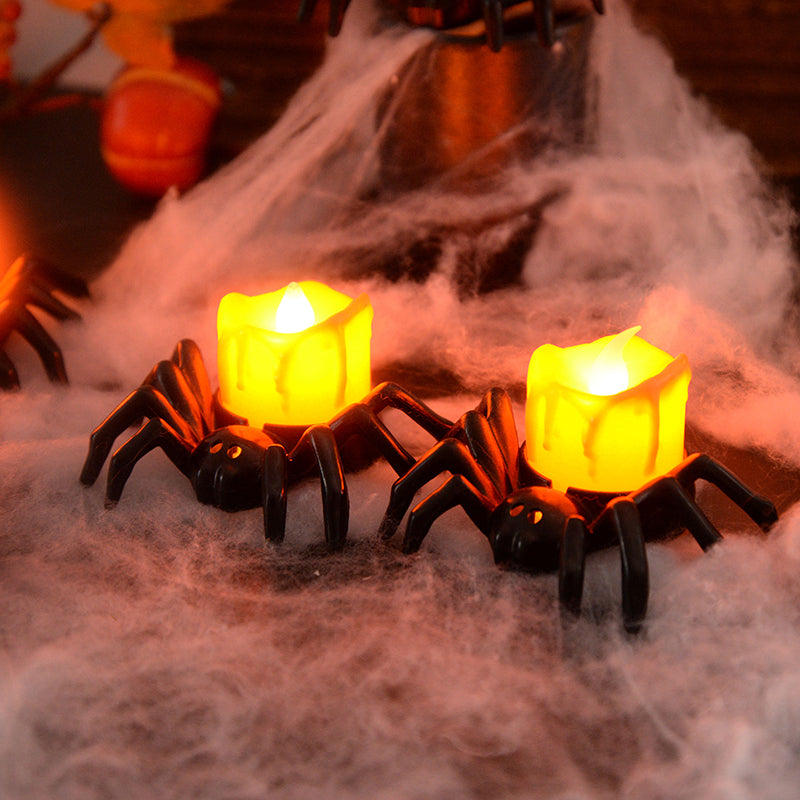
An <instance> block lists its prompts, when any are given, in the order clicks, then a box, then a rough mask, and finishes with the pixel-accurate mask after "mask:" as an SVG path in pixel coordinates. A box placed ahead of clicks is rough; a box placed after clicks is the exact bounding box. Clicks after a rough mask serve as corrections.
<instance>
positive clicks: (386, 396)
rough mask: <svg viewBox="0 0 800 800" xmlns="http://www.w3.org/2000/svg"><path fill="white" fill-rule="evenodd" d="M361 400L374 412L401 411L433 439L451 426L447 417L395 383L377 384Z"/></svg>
mask: <svg viewBox="0 0 800 800" xmlns="http://www.w3.org/2000/svg"><path fill="white" fill-rule="evenodd" d="M361 402H362V404H363V405H365V406H367V408H369V409H370V410H371V411H373V412H374V413H375V414H379V413H380V412H381V411H383V409H384V408H395V409H397V410H398V411H402V412H403V413H404V414H405V415H406V416H407V417H409V418H410V419H412V420H413V421H414V422H416V423H417V425H419V426H420V428H422V429H423V430H424V431H427V432H428V433H429V434H430V435H431V436H433V438H434V439H441V438H442V437H443V436H444V435H445V434H446V433H447V432H448V431H449V430H450V428H452V427H453V423H452V422H451V421H450V420H449V419H445V417H443V416H441V415H440V414H437V413H436V412H435V411H434V410H433V409H431V408H429V407H428V406H427V405H426V404H425V403H423V402H422V401H421V400H418V399H417V398H416V397H414V395H412V394H410V393H409V392H407V391H406V390H405V389H403V388H402V387H401V386H398V385H397V384H396V383H381V384H379V385H378V386H376V387H375V388H374V389H373V390H372V391H371V392H370V393H369V394H368V395H367V396H366V397H365V398H364V399H363V400H362V401H361Z"/></svg>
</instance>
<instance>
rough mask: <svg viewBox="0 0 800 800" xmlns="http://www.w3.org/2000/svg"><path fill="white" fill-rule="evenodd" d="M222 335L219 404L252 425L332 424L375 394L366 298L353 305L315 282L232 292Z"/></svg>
mask: <svg viewBox="0 0 800 800" xmlns="http://www.w3.org/2000/svg"><path fill="white" fill-rule="evenodd" d="M300 290H302V291H300ZM284 298H285V300H286V302H282V301H284ZM217 334H218V347H217V361H218V372H219V383H220V388H219V400H220V402H221V404H222V405H223V406H224V407H225V408H226V409H228V410H229V411H232V412H233V413H235V414H237V415H238V416H241V417H244V418H245V419H247V421H248V423H249V424H250V425H252V426H254V427H260V426H262V425H264V424H265V423H270V424H273V425H312V424H314V423H317V422H326V421H327V420H329V419H330V418H331V417H333V416H334V415H335V414H336V413H338V412H339V411H341V409H342V408H344V407H345V406H347V405H349V404H350V403H354V402H358V401H359V400H361V399H362V398H363V397H364V395H366V394H367V393H368V392H369V390H370V388H371V372H370V337H371V335H372V306H371V305H370V302H369V298H368V297H367V296H366V295H365V294H362V295H360V296H359V297H357V298H355V299H352V298H350V297H348V296H347V295H345V294H341V293H340V292H337V291H335V290H334V289H331V288H329V287H328V286H325V285H324V284H322V283H317V282H316V281H303V282H301V283H299V284H290V286H288V287H286V288H284V289H280V290H278V291H276V292H271V293H269V294H263V295H257V296H255V297H249V296H247V295H243V294H237V293H233V294H228V295H225V297H223V298H222V301H221V302H220V304H219V312H218V316H217Z"/></svg>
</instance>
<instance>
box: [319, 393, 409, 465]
mask: <svg viewBox="0 0 800 800" xmlns="http://www.w3.org/2000/svg"><path fill="white" fill-rule="evenodd" d="M328 427H329V428H330V429H331V430H332V431H333V432H334V433H335V434H336V436H337V438H338V440H339V441H340V442H342V444H344V442H346V441H347V440H348V439H349V438H350V437H351V436H355V435H358V436H361V437H363V438H364V439H366V440H367V441H368V442H370V444H372V445H373V447H375V449H376V450H377V451H378V452H379V453H380V454H381V455H382V456H383V457H384V458H385V459H386V460H387V461H388V462H389V465H390V466H391V468H392V469H393V470H394V471H395V472H396V473H397V474H398V475H402V474H403V473H405V472H406V471H407V470H408V469H409V467H410V466H411V465H412V464H413V463H414V457H413V456H412V455H410V454H409V452H408V451H407V450H406V449H405V448H404V447H403V446H402V445H401V444H400V442H398V441H397V439H396V438H395V437H394V435H393V434H392V433H391V432H390V431H389V429H388V428H387V427H386V426H385V425H384V424H383V422H381V420H380V419H378V417H377V416H375V414H374V413H373V412H372V411H371V410H370V409H369V408H368V407H367V406H365V405H364V404H362V403H356V404H355V405H352V406H348V407H347V408H346V409H345V410H344V411H342V412H341V413H340V414H338V415H337V416H336V417H334V418H333V419H332V420H331V422H330V423H329V426H328Z"/></svg>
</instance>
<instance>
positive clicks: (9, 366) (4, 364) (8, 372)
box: [0, 350, 19, 391]
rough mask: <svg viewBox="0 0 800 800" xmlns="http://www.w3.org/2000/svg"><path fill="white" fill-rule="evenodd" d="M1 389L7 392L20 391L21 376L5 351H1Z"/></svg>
mask: <svg viewBox="0 0 800 800" xmlns="http://www.w3.org/2000/svg"><path fill="white" fill-rule="evenodd" d="M0 389H4V390H6V391H8V390H10V389H19V376H18V375H17V370H16V368H15V367H14V362H13V361H12V360H11V359H10V358H9V357H8V356H7V355H6V353H5V351H4V350H0Z"/></svg>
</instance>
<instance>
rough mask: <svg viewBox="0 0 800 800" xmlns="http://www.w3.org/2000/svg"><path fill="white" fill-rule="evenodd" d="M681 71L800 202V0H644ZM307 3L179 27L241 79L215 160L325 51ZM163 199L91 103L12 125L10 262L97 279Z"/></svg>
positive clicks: (254, 2)
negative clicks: (128, 178)
mask: <svg viewBox="0 0 800 800" xmlns="http://www.w3.org/2000/svg"><path fill="white" fill-rule="evenodd" d="M631 4H632V6H633V8H634V10H635V12H636V14H637V16H638V17H639V19H640V20H641V23H642V25H643V26H644V27H645V28H646V29H648V30H651V31H653V32H654V33H656V35H658V36H659V37H660V38H661V39H662V40H663V41H664V42H665V43H666V44H667V46H668V47H669V49H670V51H671V53H672V54H673V57H674V59H675V63H676V67H677V69H678V71H679V73H680V74H682V75H683V76H685V77H686V78H687V80H689V81H690V83H691V85H692V86H693V87H694V88H695V89H696V90H697V91H698V92H699V93H702V94H703V95H704V96H706V97H707V98H708V101H709V103H710V104H711V106H712V107H713V108H714V110H715V111H716V112H717V113H718V115H719V116H720V117H721V118H722V119H723V120H724V121H725V122H727V123H728V124H730V125H731V126H733V127H735V128H737V129H739V130H741V131H743V132H744V133H746V134H747V135H748V136H749V137H750V139H751V140H752V141H753V143H754V144H755V146H756V148H757V149H758V151H759V152H760V153H761V155H762V156H763V158H764V168H765V171H766V172H767V173H768V174H769V175H770V176H772V178H773V179H774V181H775V184H776V186H777V187H779V188H780V189H781V190H785V191H788V192H790V193H791V195H792V197H793V199H794V202H795V204H796V205H797V203H798V198H800V47H798V41H799V40H800V3H797V2H796V0H706V2H702V3H698V2H696V0H631ZM296 5H297V3H296V0H269V1H268V2H267V1H266V0H234V2H232V3H231V4H230V6H229V7H228V9H227V10H226V12H225V13H224V14H223V15H221V16H219V17H217V18H207V19H204V20H200V21H195V22H192V23H189V24H184V25H182V26H180V27H179V28H178V29H177V31H176V44H177V49H178V50H179V52H181V53H184V54H187V55H193V56H196V57H198V58H201V59H203V60H205V61H207V62H208V63H210V64H212V65H213V66H214V67H215V68H216V69H217V70H218V71H219V73H220V74H221V75H222V76H223V77H224V78H225V81H226V83H227V85H228V87H229V91H228V93H227V94H226V98H225V101H224V105H223V109H222V112H221V114H220V118H219V120H218V124H217V126H216V128H215V131H214V135H213V141H212V148H211V158H210V168H212V169H213V168H215V167H217V166H219V165H220V164H222V163H224V162H225V161H227V160H229V159H230V158H232V157H234V156H235V155H236V154H237V153H238V152H240V151H241V150H242V149H244V148H245V147H246V146H247V144H249V143H250V142H251V141H253V140H254V139H255V138H257V137H258V136H259V135H260V134H262V133H263V132H264V131H265V130H267V129H268V128H269V126H270V125H271V124H272V123H273V122H274V121H275V120H276V119H277V118H278V117H279V116H280V114H281V112H282V110H283V109H284V108H285V106H286V103H287V102H288V101H289V99H290V98H291V96H292V95H293V93H294V92H295V91H296V89H297V88H298V86H299V85H300V84H301V83H302V82H303V81H304V80H305V79H306V78H308V76H309V75H311V74H312V73H313V71H314V70H315V69H316V68H317V66H318V65H319V63H320V61H321V60H322V57H323V52H324V45H325V24H326V15H327V3H326V2H324V0H320V3H319V7H318V8H317V10H316V13H315V15H314V18H313V19H312V21H311V22H309V23H306V24H300V23H298V22H297V21H296V19H295V15H296ZM152 209H153V202H152V201H149V200H143V199H141V198H136V197H133V196H131V195H130V194H128V193H127V192H126V191H125V190H123V189H121V188H120V187H118V186H117V185H115V184H114V183H113V181H112V180H111V179H110V178H109V177H108V175H107V174H106V172H105V169H104V166H103V164H102V161H101V160H100V157H99V149H98V133H97V117H96V110H95V109H94V108H93V107H92V106H90V105H81V106H77V107H72V108H68V109H64V110H61V111H58V112H49V113H46V114H40V115H36V116H33V117H29V118H26V119H21V120H15V121H13V122H6V123H3V124H0V214H1V215H2V218H3V220H4V224H3V226H0V234H1V235H2V241H0V258H2V261H3V263H7V262H8V261H9V260H10V259H11V258H13V257H14V255H16V253H17V252H19V251H21V250H34V251H36V252H37V253H39V254H40V255H43V256H46V257H49V258H51V259H54V260H56V261H58V262H59V263H61V264H62V265H63V266H65V267H66V268H68V269H70V270H73V271H78V272H81V273H83V274H86V275H92V274H94V273H96V272H97V271H98V270H100V269H101V268H102V267H103V266H104V265H105V264H106V263H108V261H109V260H110V259H111V258H112V257H113V254H114V252H115V251H116V249H117V247H118V246H119V244H120V243H121V242H122V240H123V239H124V237H125V235H126V233H127V231H128V230H129V229H130V227H131V225H132V224H134V223H135V222H136V221H138V220H141V219H145V218H146V217H147V216H149V214H150V213H151V212H152Z"/></svg>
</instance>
